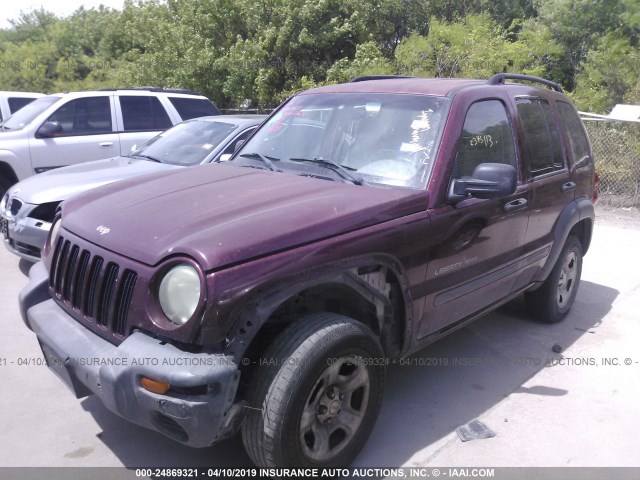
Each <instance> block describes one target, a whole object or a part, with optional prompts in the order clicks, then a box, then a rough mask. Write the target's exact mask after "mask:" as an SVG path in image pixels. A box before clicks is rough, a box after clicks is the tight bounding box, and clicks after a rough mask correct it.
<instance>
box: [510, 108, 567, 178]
mask: <svg viewBox="0 0 640 480" xmlns="http://www.w3.org/2000/svg"><path fill="white" fill-rule="evenodd" d="M516 102H517V105H518V114H519V115H520V119H521V120H522V125H523V127H524V133H525V139H524V147H525V149H526V151H527V152H528V154H529V162H530V164H531V174H532V175H533V176H534V177H536V176H539V175H544V174H547V173H552V172H554V171H557V170H562V169H563V168H564V166H565V165H564V155H563V153H562V144H561V143H560V134H559V129H558V124H557V122H556V119H555V117H554V115H553V112H552V111H551V106H550V105H549V102H547V101H546V100H543V99H540V98H519V99H516Z"/></svg>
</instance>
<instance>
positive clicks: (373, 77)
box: [349, 75, 414, 83]
mask: <svg viewBox="0 0 640 480" xmlns="http://www.w3.org/2000/svg"><path fill="white" fill-rule="evenodd" d="M392 78H414V77H411V76H408V75H361V76H359V77H356V78H352V79H351V80H349V83H356V82H366V81H367V80H389V79H392Z"/></svg>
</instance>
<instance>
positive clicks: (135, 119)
mask: <svg viewBox="0 0 640 480" xmlns="http://www.w3.org/2000/svg"><path fill="white" fill-rule="evenodd" d="M116 99H117V101H116V124H117V130H118V136H119V140H120V150H119V152H118V154H119V155H128V154H129V153H131V148H132V147H133V146H134V145H135V146H137V147H139V146H140V145H142V144H143V143H145V142H146V141H147V140H149V139H151V138H153V137H155V136H156V135H158V134H159V133H162V132H163V131H165V130H166V129H168V128H171V127H172V126H173V125H174V124H176V123H179V122H180V119H179V118H172V117H171V116H170V114H169V113H168V112H167V110H166V108H165V107H164V105H163V104H162V102H161V101H160V99H159V98H158V97H157V96H154V95H118V96H116Z"/></svg>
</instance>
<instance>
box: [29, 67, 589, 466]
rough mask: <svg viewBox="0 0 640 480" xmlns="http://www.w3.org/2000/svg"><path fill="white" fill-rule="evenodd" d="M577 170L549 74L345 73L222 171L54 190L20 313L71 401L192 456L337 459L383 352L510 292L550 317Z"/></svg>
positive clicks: (577, 134)
mask: <svg viewBox="0 0 640 480" xmlns="http://www.w3.org/2000/svg"><path fill="white" fill-rule="evenodd" d="M513 80H516V81H515V82H514V81H513ZM595 183H596V182H595V173H594V166H593V161H592V154H591V149H590V145H589V142H588V139H587V136H586V134H585V130H584V128H583V125H582V123H581V121H580V119H579V117H578V115H577V113H576V110H575V108H574V107H573V106H572V104H571V103H570V101H569V100H568V99H567V97H566V96H565V95H563V93H562V89H561V88H560V87H559V86H558V85H556V84H554V83H552V82H549V81H547V80H543V79H540V78H536V77H529V76H524V75H514V74H497V75H495V76H493V77H491V78H490V79H488V80H468V79H425V78H407V77H387V76H383V77H360V78H357V79H354V80H353V81H352V82H349V83H347V84H343V85H334V86H327V87H323V88H317V89H313V90H309V91H305V92H302V93H300V94H298V95H296V96H294V97H292V98H291V99H289V100H288V101H287V102H285V103H284V104H283V105H282V106H281V107H279V108H278V109H277V110H276V111H275V112H274V113H273V114H272V115H271V116H270V117H269V118H268V119H267V120H266V121H265V123H264V124H263V125H262V126H261V127H260V128H259V129H258V130H257V131H256V132H255V133H254V134H253V136H252V137H251V138H250V139H249V140H247V141H246V143H244V144H243V145H242V146H241V147H240V148H239V150H238V151H236V153H235V154H234V156H233V157H232V158H231V160H230V161H227V162H222V163H220V164H216V165H210V166H203V167H197V168H192V169H185V170H180V171H176V172H170V173H162V174H153V175H149V176H145V177H142V178H136V179H133V180H126V181H122V182H119V183H115V184H111V185H109V186H106V187H103V188H99V189H95V190H92V191H90V192H88V193H86V194H83V195H80V196H77V197H75V198H73V199H70V200H68V201H66V202H64V203H63V205H62V208H61V210H60V211H59V212H58V214H57V219H56V221H55V222H54V226H53V228H52V229H51V233H50V237H49V239H48V241H47V244H46V246H45V250H44V260H43V262H41V263H39V264H36V265H35V266H34V267H33V268H32V269H31V272H30V281H29V284H28V286H27V287H25V289H24V290H23V291H22V292H21V295H20V306H21V312H22V316H23V319H24V321H25V323H26V324H27V326H28V327H29V328H30V329H31V330H33V331H34V332H35V334H36V335H37V338H38V341H39V343H40V345H41V347H42V350H43V352H44V355H45V358H46V360H47V363H48V365H49V367H50V368H51V369H52V370H53V371H54V372H55V373H56V374H57V375H58V376H59V377H60V378H61V379H62V380H63V381H64V382H65V383H66V384H67V385H68V386H69V387H70V389H71V390H72V391H73V392H74V393H75V394H76V395H77V396H78V397H79V398H80V397H83V396H86V395H91V394H93V395H96V396H98V397H99V398H100V399H101V401H102V402H103V403H104V405H105V406H106V407H107V408H108V409H110V410H111V411H113V412H115V413H117V414H118V415H121V416H122V417H124V418H126V419H128V420H130V421H131V422H134V423H136V424H139V425H142V426H144V427H147V428H150V429H153V430H155V431H158V432H161V433H163V434H164V435H166V436H168V437H171V438H173V439H175V440H176V441H179V442H182V443H184V444H187V445H191V446H194V447H205V446H208V445H211V444H213V443H215V442H217V441H219V440H221V439H223V438H227V437H229V436H231V435H233V434H234V433H236V432H238V431H241V432H242V438H243V441H244V445H245V448H246V450H247V452H248V454H249V456H250V457H251V459H252V460H253V461H254V462H255V463H256V464H257V465H259V466H263V467H309V466H313V467H327V466H347V465H348V464H349V463H350V462H351V461H352V459H353V458H354V457H355V455H356V454H357V453H358V451H359V450H360V449H361V447H362V446H363V444H364V442H365V441H366V439H367V437H368V435H369V433H370V432H371V429H372V428H373V425H374V422H375V420H376V416H377V415H378V411H379V409H380V405H381V402H382V397H383V390H384V384H385V368H386V365H388V364H389V362H390V361H392V360H393V359H396V358H399V357H403V356H407V355H410V354H412V353H413V352H416V351H417V350H419V349H422V348H424V347H425V346H426V345H428V344H430V343H432V342H434V341H435V340H437V339H439V338H441V337H442V336H444V335H446V334H448V333H450V332H452V331H454V330H456V329H458V328H460V327H462V326H463V325H465V324H467V323H468V322H470V321H472V320H474V319H476V318H478V317H479V316H481V315H483V314H484V313H486V312H488V311H490V310H492V309H495V308H496V307H498V306H499V305H501V304H504V303H505V302H508V301H509V300H511V299H513V298H514V297H516V296H518V295H521V294H523V293H524V295H525V296H526V301H527V305H528V306H529V308H530V310H531V312H534V313H535V314H536V315H537V316H538V317H539V318H540V320H542V321H546V322H557V321H560V320H562V318H563V317H565V316H566V315H567V313H568V312H569V309H570V308H571V306H572V304H573V301H574V299H575V296H576V291H577V289H578V284H579V282H580V272H581V265H582V257H583V255H584V254H585V253H586V251H587V249H588V248H589V243H590V240H591V235H592V229H593V222H594V209H593V201H594V200H595V190H596V185H595Z"/></svg>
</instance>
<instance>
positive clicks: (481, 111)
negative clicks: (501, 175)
mask: <svg viewBox="0 0 640 480" xmlns="http://www.w3.org/2000/svg"><path fill="white" fill-rule="evenodd" d="M481 163H506V164H508V165H512V166H514V167H516V149H515V144H514V142H513V134H512V130H511V124H510V123H509V117H508V116H507V112H506V110H505V108H504V105H503V104H502V102H500V101H499V100H484V101H481V102H476V103H474V104H473V105H471V107H470V108H469V110H468V112H467V117H466V118H465V121H464V127H463V128H462V138H461V139H460V147H459V148H458V154H457V156H456V163H455V170H454V178H461V177H469V176H472V175H473V171H474V170H475V168H476V167H477V166H478V165H480V164H481Z"/></svg>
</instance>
